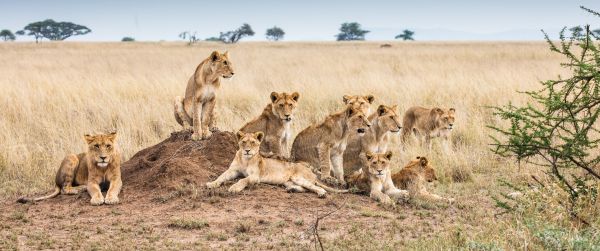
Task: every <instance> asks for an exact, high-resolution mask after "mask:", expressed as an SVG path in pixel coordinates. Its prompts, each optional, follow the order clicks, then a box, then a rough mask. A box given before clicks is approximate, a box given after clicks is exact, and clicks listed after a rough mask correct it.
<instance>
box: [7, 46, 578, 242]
mask: <svg viewBox="0 0 600 251" xmlns="http://www.w3.org/2000/svg"><path fill="white" fill-rule="evenodd" d="M380 44H381V43H377V42H349V43H337V42H323V43H309V42H275V43H267V42H246V43H240V44H234V45H225V44H220V43H210V42H205V43H199V44H195V45H192V46H188V45H187V44H185V43H175V42H157V43H143V42H134V43H78V42H63V43H52V42H47V43H46V42H45V43H40V44H35V43H0V55H2V60H0V76H1V77H0V142H1V144H0V209H1V210H0V249H3V250H5V249H94V250H104V249H106V250H114V249H148V250H152V249H200V250H204V249H213V248H224V249H306V250H310V249H315V248H317V247H318V248H320V245H322V246H323V247H324V248H325V249H330V250H331V249H332V250H348V249H351V250H382V249H383V250H386V249H389V250H398V249H411V250H414V249H416V250H431V249H443V250H447V249H455V248H456V249H474V250H499V249H528V250H529V249H533V250H535V249H543V248H546V247H548V246H546V245H547V243H546V241H547V239H544V238H546V237H544V236H545V235H540V234H539V232H538V230H539V229H544V226H545V225H544V226H542V227H541V228H540V227H539V226H538V225H536V224H542V223H540V222H543V221H544V220H547V221H548V223H547V224H549V225H548V227H550V228H557V229H565V230H564V232H562V234H563V235H564V236H562V237H561V236H559V237H557V238H559V239H560V238H563V239H566V240H569V239H573V238H572V237H573V236H577V234H578V233H577V230H576V229H571V228H570V225H569V220H568V219H565V217H566V216H561V214H558V213H557V214H555V215H552V214H549V215H547V219H536V218H535V217H534V216H532V218H531V219H529V220H526V221H523V220H522V219H524V218H523V217H515V216H512V215H510V214H504V213H503V211H502V210H500V209H499V208H497V207H496V206H495V205H496V203H495V201H494V200H493V199H492V198H493V197H501V196H502V194H505V193H510V192H513V191H512V190H511V188H510V187H507V186H503V185H502V184H504V181H508V182H511V183H515V184H527V183H529V182H531V176H532V175H534V176H536V177H540V179H543V173H542V172H541V171H540V170H538V169H537V168H536V167H533V166H529V165H527V164H521V165H519V164H518V163H516V162H515V161H514V160H513V159H509V158H502V157H499V156H497V155H495V154H494V153H493V152H492V151H491V150H490V149H491V146H490V143H492V141H491V139H490V135H493V131H492V130H491V129H489V128H488V127H487V126H488V125H501V123H503V122H502V121H501V120H500V118H498V117H497V116H495V115H494V114H493V110H492V109H490V108H489V107H490V106H497V105H504V104H507V103H509V102H512V103H513V104H524V103H526V102H527V101H528V100H527V96H525V95H522V94H519V93H517V92H516V91H529V90H536V89H539V87H540V85H539V81H542V80H547V79H555V78H557V77H558V76H559V75H561V74H568V71H567V70H566V69H564V68H562V67H561V66H560V62H561V60H562V59H561V58H560V56H559V55H555V54H552V53H551V52H550V50H549V49H548V46H547V44H545V43H543V42H408V43H406V42H394V43H391V45H392V46H391V47H390V48H380ZM213 50H219V51H226V50H227V51H229V54H230V60H231V62H232V64H233V67H234V69H235V76H234V77H233V78H231V79H226V80H223V81H222V83H221V89H220V90H219V91H218V92H217V106H216V112H217V127H218V128H219V129H220V130H223V131H233V132H235V131H236V130H237V129H239V128H241V127H242V126H243V125H244V124H245V123H246V122H247V121H249V120H251V119H252V118H253V117H256V116H258V115H259V114H260V113H261V111H262V109H263V108H264V106H265V105H266V104H268V103H269V94H270V93H271V92H272V91H277V92H293V91H298V92H299V93H300V99H299V104H298V108H297V110H296V113H295V114H296V116H295V119H294V120H293V124H292V128H293V131H294V136H295V134H297V133H298V132H300V130H302V129H303V128H305V127H307V126H308V125H310V124H312V123H317V122H319V121H321V120H323V119H324V118H325V116H327V115H328V114H330V113H332V112H335V111H339V110H341V109H342V108H343V103H342V96H343V95H344V94H351V95H356V94H365V95H366V94H372V95H374V96H375V102H374V104H373V106H372V107H373V110H374V109H375V107H377V106H378V105H379V104H386V105H398V107H399V113H400V114H403V113H404V111H405V110H406V109H407V108H409V107H411V106H414V105H420V106H425V107H442V108H450V107H453V108H455V109H456V122H455V126H454V131H453V135H452V149H453V150H452V151H451V152H446V151H443V149H442V148H441V145H440V144H439V142H438V141H439V140H434V144H433V147H432V149H431V150H428V149H426V148H423V147H421V146H419V145H418V144H416V143H412V144H409V145H407V146H406V149H405V150H402V147H401V143H400V140H399V135H394V136H393V138H394V139H393V142H392V144H391V148H392V150H393V152H394V159H393V165H392V168H393V171H398V170H400V168H402V167H403V166H404V165H405V164H406V163H407V162H408V160H410V159H413V158H415V157H416V156H427V157H428V158H429V159H430V160H431V164H432V166H433V167H434V168H435V170H436V172H437V176H438V180H437V181H435V182H433V183H431V184H429V190H430V191H432V192H435V193H437V194H440V195H442V196H445V197H452V198H454V199H455V202H454V203H452V204H447V203H443V202H428V201H418V200H411V201H408V202H405V203H400V204H398V205H397V206H396V207H393V208H392V207H387V206H382V205H378V204H377V203H376V202H374V201H372V200H371V199H370V198H369V197H368V196H365V195H358V194H330V195H328V197H327V198H324V199H319V198H316V196H315V195H314V194H308V193H307V194H289V193H286V192H285V190H284V189H283V188H278V187H273V186H268V185H257V186H254V187H252V188H251V189H248V190H245V191H243V192H242V193H240V194H236V195H231V194H228V193H227V192H226V187H227V184H226V186H225V187H224V188H220V189H218V190H217V191H206V190H207V189H206V188H205V187H203V184H204V182H206V181H199V180H193V179H190V180H188V181H186V182H185V183H182V184H180V186H177V187H176V188H171V187H169V188H167V187H161V186H160V185H159V186H156V188H154V189H148V190H143V191H141V190H136V189H135V188H132V187H128V186H127V183H128V180H127V179H124V180H123V182H124V190H123V193H122V198H121V203H120V204H118V205H114V206H107V205H104V206H99V207H94V206H91V205H89V197H88V195H87V194H85V193H84V194H80V195H78V196H66V195H60V196H59V197H58V198H55V199H50V200H48V201H43V202H39V203H34V204H26V205H22V204H17V203H15V201H16V199H17V198H18V197H19V196H22V195H35V194H37V195H39V194H44V193H47V192H48V191H50V190H51V189H52V187H53V185H54V175H55V172H56V170H57V168H58V166H59V164H60V161H61V160H62V158H63V157H64V156H65V155H66V154H68V153H77V152H81V151H84V150H85V148H86V147H85V143H84V140H83V135H84V134H86V133H94V132H105V131H111V130H116V131H117V132H118V144H119V147H120V149H121V151H122V153H123V158H124V160H125V161H127V160H128V159H130V158H131V157H132V156H133V155H134V154H135V153H136V152H138V151H140V150H142V149H145V148H147V147H150V146H152V145H154V144H157V143H159V142H160V141H162V140H164V139H166V138H168V137H169V136H170V135H171V133H172V132H176V131H179V130H181V128H180V126H179V125H178V124H177V123H176V121H175V119H174V116H173V104H172V103H173V98H174V97H175V96H177V95H183V94H184V91H185V86H186V83H187V80H188V78H189V76H190V75H191V74H192V73H193V72H194V69H195V67H196V66H197V65H198V63H200V61H202V60H203V59H204V58H206V57H207V56H208V55H209V54H210V53H211V52H212V51H213ZM216 175H218V174H216ZM216 175H213V174H211V178H212V179H214V178H216ZM148 182H155V181H154V180H152V177H149V180H148ZM228 184H230V183H228ZM557 210H558V209H557ZM327 213H331V214H330V215H328V216H326V217H322V216H323V215H324V214H327ZM318 217H321V218H320V220H319V222H318V224H315V221H316V219H317V218H318ZM552 224H555V225H552ZM315 228H316V229H315ZM542 234H544V233H542ZM540 236H542V237H540ZM319 241H320V242H321V244H319Z"/></svg>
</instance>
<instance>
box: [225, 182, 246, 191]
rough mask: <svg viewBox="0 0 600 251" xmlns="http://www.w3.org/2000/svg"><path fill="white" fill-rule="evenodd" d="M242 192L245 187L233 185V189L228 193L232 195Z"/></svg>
mask: <svg viewBox="0 0 600 251" xmlns="http://www.w3.org/2000/svg"><path fill="white" fill-rule="evenodd" d="M242 190H244V187H243V186H241V185H238V184H233V185H232V186H231V187H229V189H228V191H229V192H230V193H239V192H241V191H242Z"/></svg>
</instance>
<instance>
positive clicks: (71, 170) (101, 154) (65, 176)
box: [18, 132, 123, 206]
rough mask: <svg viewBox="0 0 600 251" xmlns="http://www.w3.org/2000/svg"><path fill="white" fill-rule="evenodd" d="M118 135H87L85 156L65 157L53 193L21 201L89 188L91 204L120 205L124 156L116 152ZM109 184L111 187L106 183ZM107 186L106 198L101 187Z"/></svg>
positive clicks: (25, 199)
mask: <svg viewBox="0 0 600 251" xmlns="http://www.w3.org/2000/svg"><path fill="white" fill-rule="evenodd" d="M116 137H117V133H116V132H112V133H109V134H99V135H89V134H86V135H85V136H84V138H85V141H86V142H87V145H88V150H87V152H85V153H80V154H77V155H75V154H71V155H68V156H67V157H65V158H64V159H63V161H62V163H61V165H60V168H59V169H58V172H57V173H56V179H55V185H56V186H55V188H54V192H53V193H51V194H49V195H46V196H42V197H38V198H20V199H19V200H18V202H20V203H27V202H35V201H40V200H45V199H49V198H53V197H56V196H57V195H58V194H60V193H62V194H68V195H73V194H78V193H79V192H80V191H81V190H83V189H85V188H87V191H88V193H89V194H90V197H92V198H91V200H90V203H91V204H92V205H95V206H97V205H102V204H117V203H119V192H120V191H121V186H122V185H123V182H122V181H121V154H120V153H119V151H118V149H117V144H116V141H115V139H116ZM107 183H108V184H107ZM106 185H108V191H107V192H106V198H105V197H103V196H102V191H101V189H100V186H103V187H105V186H106Z"/></svg>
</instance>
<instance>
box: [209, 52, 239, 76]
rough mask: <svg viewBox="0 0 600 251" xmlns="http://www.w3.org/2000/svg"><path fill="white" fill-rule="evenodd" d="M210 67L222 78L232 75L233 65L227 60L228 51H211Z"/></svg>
mask: <svg viewBox="0 0 600 251" xmlns="http://www.w3.org/2000/svg"><path fill="white" fill-rule="evenodd" d="M210 62H211V63H210V67H211V70H212V72H213V73H214V74H217V75H219V76H221V77H223V78H231V77H233V74H234V73H233V65H232V64H231V61H229V52H225V53H223V54H220V53H219V52H218V51H213V53H212V54H210Z"/></svg>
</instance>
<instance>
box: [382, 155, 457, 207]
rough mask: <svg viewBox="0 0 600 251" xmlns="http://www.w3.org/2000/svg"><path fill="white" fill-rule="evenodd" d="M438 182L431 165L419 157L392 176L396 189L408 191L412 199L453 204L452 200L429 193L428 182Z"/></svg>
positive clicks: (425, 159)
mask: <svg viewBox="0 0 600 251" xmlns="http://www.w3.org/2000/svg"><path fill="white" fill-rule="evenodd" d="M434 180H437V177H436V175H435V170H434V169H433V168H432V167H431V166H430V165H429V161H428V160H427V158H425V157H417V158H416V159H415V160H411V161H410V162H409V163H408V164H407V165H406V166H405V167H404V168H402V170H400V172H397V173H395V174H392V181H393V182H394V184H395V185H396V187H398V188H401V189H406V190H408V193H409V195H410V197H412V198H418V199H425V200H433V201H447V202H453V201H454V199H452V198H444V197H442V196H439V195H437V194H433V193H430V192H428V191H427V189H426V182H432V181H434Z"/></svg>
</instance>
